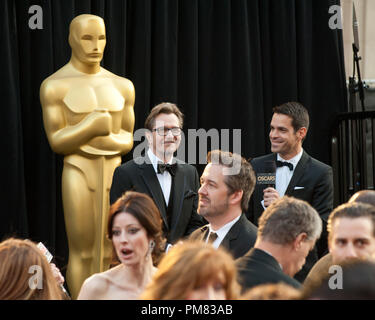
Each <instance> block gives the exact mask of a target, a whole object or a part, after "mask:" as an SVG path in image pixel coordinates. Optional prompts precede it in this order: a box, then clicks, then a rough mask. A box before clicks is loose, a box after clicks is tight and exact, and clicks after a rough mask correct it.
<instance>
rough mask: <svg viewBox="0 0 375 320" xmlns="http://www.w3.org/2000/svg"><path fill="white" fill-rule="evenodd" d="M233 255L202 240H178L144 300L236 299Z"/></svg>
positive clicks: (236, 284)
mask: <svg viewBox="0 0 375 320" xmlns="http://www.w3.org/2000/svg"><path fill="white" fill-rule="evenodd" d="M236 276H237V275H236V268H235V264H234V261H233V258H232V256H231V255H230V254H229V253H227V252H226V251H224V249H221V248H219V249H215V248H214V247H212V245H210V244H205V243H202V242H200V241H187V242H184V243H179V244H177V245H176V246H174V247H173V248H172V249H170V250H169V251H168V254H167V255H166V256H164V257H163V259H162V260H161V262H160V264H159V266H158V271H157V272H156V273H155V276H154V278H153V280H152V282H151V283H150V285H149V286H148V287H147V289H146V291H145V292H144V294H143V295H142V296H141V298H142V299H145V300H234V299H237V297H238V294H239V286H238V283H237V280H236Z"/></svg>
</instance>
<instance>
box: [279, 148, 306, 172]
mask: <svg viewBox="0 0 375 320" xmlns="http://www.w3.org/2000/svg"><path fill="white" fill-rule="evenodd" d="M302 154H303V148H301V151H300V152H299V153H297V154H296V155H295V156H294V157H293V158H292V159H289V160H285V159H283V158H282V157H281V156H280V154H277V160H278V161H286V162H290V163H292V164H293V168H294V169H295V168H296V166H297V164H298V162H299V161H300V160H301V158H302Z"/></svg>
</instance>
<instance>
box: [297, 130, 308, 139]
mask: <svg viewBox="0 0 375 320" xmlns="http://www.w3.org/2000/svg"><path fill="white" fill-rule="evenodd" d="M306 134H307V129H306V128H305V127H301V128H299V129H298V130H297V136H298V137H299V138H300V139H301V141H302V140H303V139H305V137H306Z"/></svg>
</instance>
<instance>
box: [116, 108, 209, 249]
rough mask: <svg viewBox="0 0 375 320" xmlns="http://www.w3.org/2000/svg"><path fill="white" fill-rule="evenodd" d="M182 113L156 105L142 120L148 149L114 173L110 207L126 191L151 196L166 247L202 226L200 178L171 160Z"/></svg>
mask: <svg viewBox="0 0 375 320" xmlns="http://www.w3.org/2000/svg"><path fill="white" fill-rule="evenodd" d="M182 126H183V114H182V112H181V111H180V110H179V109H178V107H177V106H176V105H175V104H172V103H161V104H159V105H157V106H155V107H154V108H153V109H152V110H151V112H150V114H149V115H148V117H147V119H146V121H145V128H146V129H147V131H146V138H147V142H148V146H149V149H148V150H147V152H146V155H145V157H142V158H136V159H133V160H131V161H129V162H127V163H125V164H123V165H121V166H120V167H118V168H117V169H116V170H115V173H114V175H113V181H112V187H111V191H110V201H111V204H112V203H114V202H115V201H116V200H117V199H118V198H119V197H120V196H121V195H122V194H123V193H124V192H125V191H127V190H133V191H138V192H143V193H146V194H148V195H149V196H151V197H152V198H153V199H154V201H155V204H156V205H157V207H158V208H159V211H160V214H161V217H162V219H163V231H164V235H165V237H166V239H167V243H168V244H173V243H175V242H176V241H178V240H179V239H181V238H182V237H184V236H187V235H189V234H190V233H191V232H193V231H194V230H195V229H197V228H198V227H200V226H202V225H203V224H204V222H203V219H202V218H201V217H200V216H199V215H198V214H197V204H198V195H197V191H198V188H199V176H198V173H197V170H196V169H195V167H193V166H191V165H189V164H186V163H185V162H183V161H180V160H178V159H176V158H174V157H173V154H174V152H175V151H176V150H177V149H178V147H179V145H180V143H181V131H182Z"/></svg>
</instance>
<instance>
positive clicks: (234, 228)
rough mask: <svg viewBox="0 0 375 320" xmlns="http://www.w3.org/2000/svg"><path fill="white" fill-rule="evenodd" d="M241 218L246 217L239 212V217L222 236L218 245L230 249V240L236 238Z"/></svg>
mask: <svg viewBox="0 0 375 320" xmlns="http://www.w3.org/2000/svg"><path fill="white" fill-rule="evenodd" d="M242 219H246V218H245V216H244V215H243V214H241V217H240V219H239V220H238V221H237V222H236V223H235V224H234V225H233V226H232V227H231V228H230V229H229V231H228V233H227V234H226V236H225V237H224V239H223V241H222V242H221V244H220V246H223V247H224V248H226V249H228V250H230V249H231V242H232V241H234V240H236V239H237V238H238V233H239V231H240V226H241V223H242Z"/></svg>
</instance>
